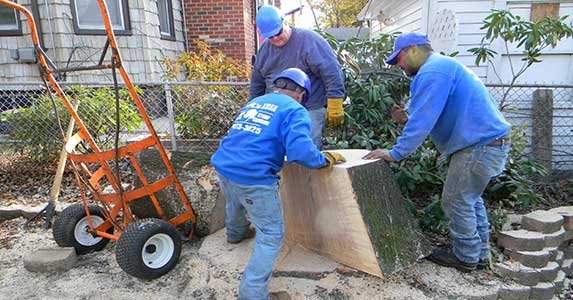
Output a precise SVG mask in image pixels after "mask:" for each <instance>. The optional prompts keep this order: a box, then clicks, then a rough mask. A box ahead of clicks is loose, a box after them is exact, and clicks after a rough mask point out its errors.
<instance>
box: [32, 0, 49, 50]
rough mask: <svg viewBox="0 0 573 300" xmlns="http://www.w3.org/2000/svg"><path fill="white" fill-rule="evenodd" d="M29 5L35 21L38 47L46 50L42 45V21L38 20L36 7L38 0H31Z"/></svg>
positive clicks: (38, 11) (38, 12) (38, 13)
mask: <svg viewBox="0 0 573 300" xmlns="http://www.w3.org/2000/svg"><path fill="white" fill-rule="evenodd" d="M30 6H31V8H32V15H33V16H34V19H36V20H35V22H36V28H37V29H38V39H39V44H40V48H42V50H44V51H46V47H45V45H44V33H43V31H42V22H41V20H40V10H39V9H38V1H37V0H31V1H30Z"/></svg>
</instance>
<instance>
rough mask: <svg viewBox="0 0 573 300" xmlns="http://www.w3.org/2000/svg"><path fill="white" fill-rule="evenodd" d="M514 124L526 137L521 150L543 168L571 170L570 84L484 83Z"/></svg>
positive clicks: (572, 98)
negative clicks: (510, 84) (524, 148)
mask: <svg viewBox="0 0 573 300" xmlns="http://www.w3.org/2000/svg"><path fill="white" fill-rule="evenodd" d="M487 87H488V89H489V91H490V94H491V95H492V96H493V98H494V99H495V100H496V101H497V103H498V105H499V106H500V107H501V108H502V111H503V114H504V116H505V117H506V119H507V120H508V121H509V122H510V123H511V124H512V126H513V127H514V128H523V129H524V133H525V135H526V137H527V148H526V151H525V153H526V154H529V155H532V156H533V158H534V159H535V160H536V161H537V162H539V163H541V164H542V165H544V166H545V167H547V168H550V169H551V168H552V169H558V170H573V85H514V86H512V87H511V86H508V85H495V84H490V85H487Z"/></svg>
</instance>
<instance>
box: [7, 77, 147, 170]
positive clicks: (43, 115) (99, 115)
mask: <svg viewBox="0 0 573 300" xmlns="http://www.w3.org/2000/svg"><path fill="white" fill-rule="evenodd" d="M138 92H139V93H141V91H140V90H139V89H138ZM67 94H68V95H69V99H76V100H78V101H79V103H80V105H79V107H78V115H79V116H80V118H81V119H82V122H83V123H84V125H85V126H86V127H87V129H88V131H89V132H90V134H91V135H92V137H93V138H94V140H95V142H96V144H97V145H98V147H100V149H109V148H110V147H111V146H112V144H113V141H114V133H115V105H116V103H115V102H116V101H115V92H114V89H112V88H93V89H92V88H84V87H80V86H74V87H72V88H70V89H69V90H68V91H67ZM54 97H55V98H54V101H55V103H56V108H57V115H58V116H59V118H60V120H61V125H62V127H63V128H62V129H63V130H64V131H65V130H66V128H67V126H68V123H69V120H70V114H69V113H68V110H67V109H66V108H65V107H64V105H63V103H62V101H61V100H60V99H59V98H58V97H56V96H54ZM119 98H120V101H119V106H120V112H121V113H120V125H121V127H120V130H121V131H127V132H132V131H133V130H135V129H137V128H139V127H140V126H141V117H140V116H139V112H138V111H137V109H136V107H135V105H133V101H132V99H131V97H130V96H129V92H128V91H127V90H126V89H120V91H119ZM6 119H7V120H6V121H7V123H8V126H9V128H10V138H11V139H13V140H14V141H16V143H15V144H14V146H15V147H16V150H17V151H19V152H20V153H23V154H26V155H27V156H28V157H30V159H33V160H39V161H49V160H52V159H54V158H55V157H56V156H57V154H58V153H59V151H60V150H61V149H62V134H61V131H60V128H59V125H58V120H57V118H56V112H55V110H54V106H53V104H52V101H51V100H50V98H49V96H48V95H42V96H40V97H39V98H38V100H37V102H36V103H34V105H32V106H30V107H27V108H21V109H19V110H18V111H17V112H15V113H12V114H9V115H8V116H7V117H6ZM76 129H77V126H76ZM80 148H83V149H84V150H85V149H88V147H86V146H84V147H80ZM86 151H89V150H86Z"/></svg>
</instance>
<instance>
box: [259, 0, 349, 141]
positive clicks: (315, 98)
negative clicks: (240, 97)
mask: <svg viewBox="0 0 573 300" xmlns="http://www.w3.org/2000/svg"><path fill="white" fill-rule="evenodd" d="M256 23H257V27H258V29H259V33H260V34H261V36H262V37H263V38H265V41H264V42H263V44H262V45H261V47H260V49H259V52H258V54H257V56H256V59H255V63H254V66H253V72H252V75H251V82H250V88H249V93H250V95H249V99H253V98H255V97H258V96H261V95H264V94H265V93H269V92H272V90H273V83H272V79H273V78H274V77H275V76H276V75H277V74H279V73H280V72H281V71H282V70H284V69H286V68H293V67H295V68H299V69H301V70H302V71H303V72H305V73H306V74H307V75H308V76H309V77H310V82H311V83H312V88H311V91H310V93H309V94H308V99H307V100H304V101H303V102H302V103H301V104H302V106H304V107H305V108H306V109H307V110H308V113H309V115H310V120H311V130H312V141H313V142H314V144H315V145H316V146H317V147H318V148H319V149H320V147H321V144H322V143H321V139H322V128H323V127H324V121H325V115H326V122H327V125H328V126H338V125H340V124H343V123H344V111H343V109H342V100H343V98H344V92H345V91H344V76H343V74H342V70H341V69H340V65H339V64H338V60H337V59H336V56H335V55H334V51H332V48H331V47H330V46H329V45H328V43H327V42H326V41H325V40H324V39H323V38H322V37H321V36H320V35H318V34H317V33H316V32H314V31H311V30H307V29H303V28H296V27H292V28H291V27H289V26H288V25H286V24H284V16H283V14H282V13H281V12H280V11H279V10H278V9H277V8H276V7H274V6H269V5H263V6H261V8H259V10H258V12H257V16H256Z"/></svg>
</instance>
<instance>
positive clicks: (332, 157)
mask: <svg viewBox="0 0 573 300" xmlns="http://www.w3.org/2000/svg"><path fill="white" fill-rule="evenodd" d="M322 154H324V157H325V158H326V165H325V166H324V167H323V168H328V169H332V166H334V165H336V164H341V163H343V162H346V158H344V156H342V154H340V153H336V152H327V151H322Z"/></svg>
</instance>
